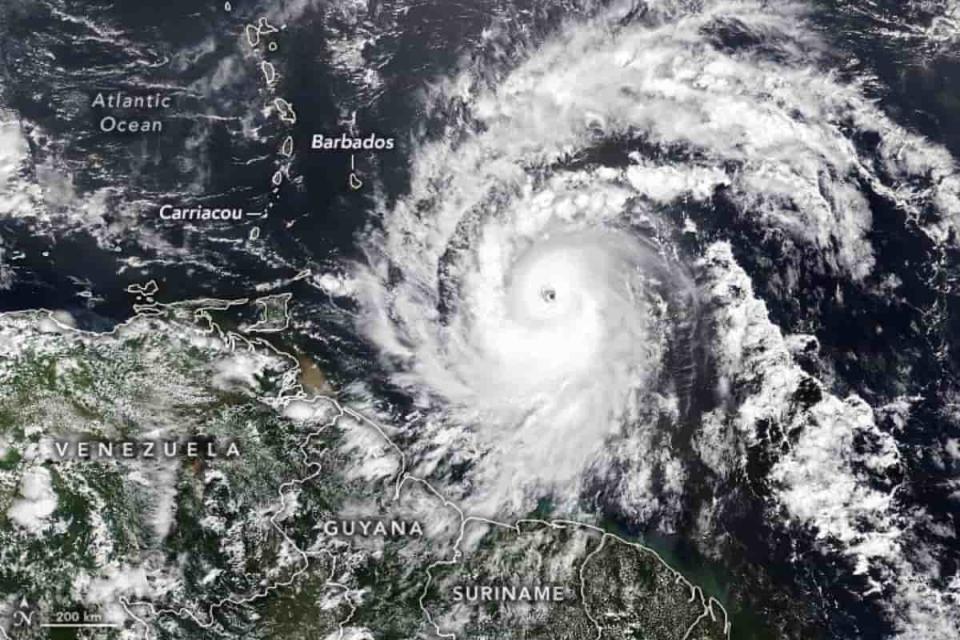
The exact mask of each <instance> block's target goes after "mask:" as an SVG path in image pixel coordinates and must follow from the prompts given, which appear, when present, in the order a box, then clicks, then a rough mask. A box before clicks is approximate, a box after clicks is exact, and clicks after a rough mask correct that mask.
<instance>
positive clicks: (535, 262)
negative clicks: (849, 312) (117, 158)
mask: <svg viewBox="0 0 960 640" xmlns="http://www.w3.org/2000/svg"><path fill="white" fill-rule="evenodd" d="M642 6H643V7H644V10H643V11H637V10H636V6H634V5H631V6H630V7H627V8H622V7H621V8H617V7H614V8H613V9H610V10H609V11H607V10H605V11H603V12H601V13H602V15H599V16H594V17H593V18H589V19H584V20H583V21H581V22H579V23H576V24H570V25H567V26H566V27H564V28H562V29H561V30H560V32H559V33H558V34H556V35H554V36H552V37H551V38H550V39H549V40H548V41H547V42H544V43H541V44H539V45H538V46H536V47H535V48H533V50H532V52H531V53H530V55H529V56H528V57H527V58H526V59H525V60H523V61H521V62H519V63H518V64H516V65H514V66H513V67H512V68H509V69H493V70H491V69H489V68H483V69H480V68H478V67H477V66H474V67H471V68H469V69H468V70H466V71H464V72H462V73H461V74H460V75H459V76H458V77H456V78H454V79H452V80H451V81H450V82H448V83H446V84H445V85H443V86H442V87H439V88H438V89H437V91H436V92H435V93H434V94H433V95H432V96H431V97H430V99H429V101H430V104H429V105H428V110H429V109H444V108H448V109H449V110H450V111H451V112H453V113H456V114H458V116H457V117H456V118H454V120H456V122H455V123H450V124H449V125H448V128H447V130H446V132H445V133H444V134H443V135H442V136H440V137H439V138H438V139H436V140H434V141H432V142H429V143H425V144H423V145H422V146H421V147H420V148H419V149H418V150H417V152H416V155H415V159H414V162H413V165H412V179H411V187H410V191H409V193H408V194H406V195H405V196H404V197H402V198H401V199H400V200H399V201H398V202H397V203H396V204H395V205H391V206H389V207H388V206H386V205H384V207H383V217H382V224H381V226H380V228H379V229H378V230H376V231H373V232H371V233H370V234H369V236H368V237H367V238H366V247H367V252H368V258H369V259H368V261H367V263H366V264H365V265H364V266H363V267H361V268H360V269H359V270H358V273H357V277H356V285H357V295H358V298H359V300H360V302H361V306H362V310H363V312H362V314H361V320H360V323H361V328H362V331H363V333H364V334H365V335H366V336H367V338H368V339H369V340H370V341H371V343H372V344H374V345H375V346H376V347H377V349H378V350H379V352H380V354H381V355H382V358H383V363H384V366H385V367H386V368H387V370H388V371H389V373H390V375H391V379H392V381H393V383H394V384H396V385H397V386H398V387H399V388H401V389H403V390H405V391H406V392H407V393H409V395H410V396H411V397H412V398H413V399H414V400H415V402H416V403H417V405H418V407H419V408H420V410H421V411H420V413H421V415H422V420H420V421H419V422H418V423H417V425H416V427H415V432H414V433H412V436H413V440H414V441H415V445H414V446H415V447H416V448H417V451H418V457H417V460H418V464H419V465H420V466H421V471H423V472H424V473H428V474H433V475H434V476H435V477H438V478H442V477H445V476H452V475H453V474H454V473H457V474H464V475H465V477H466V478H467V479H468V480H469V482H468V483H465V484H464V485H461V486H467V487H469V488H468V491H469V495H467V496H463V497H464V498H466V499H468V500H472V501H473V505H474V507H475V508H476V509H478V510H486V512H489V513H524V512H526V511H528V510H529V509H531V508H532V507H534V506H536V500H537V499H538V498H541V497H543V496H548V495H552V496H554V497H556V496H569V495H577V494H576V492H575V491H574V492H573V493H572V494H571V492H569V491H560V490H561V489H569V488H579V489H582V490H584V492H586V490H587V489H588V488H589V481H590V478H594V477H598V476H603V477H604V478H606V479H607V480H612V481H613V483H614V485H615V486H616V487H617V490H616V494H617V495H616V496H613V499H615V500H620V501H621V503H622V505H623V511H624V512H627V513H629V514H630V515H631V516H633V517H636V518H637V519H639V520H640V521H645V520H647V521H649V520H652V519H656V521H657V522H659V523H660V524H661V526H662V527H664V528H666V529H668V530H669V529H670V527H671V526H672V525H671V524H670V523H671V522H673V519H674V518H676V517H678V514H679V513H680V511H681V510H682V506H681V505H682V503H683V500H684V487H685V484H686V481H687V477H688V474H689V473H690V468H689V465H688V464H687V463H686V462H685V461H684V460H683V459H682V458H681V457H680V456H679V455H678V453H677V452H676V451H675V450H674V447H672V446H671V442H676V439H677V437H679V436H678V434H679V433H680V427H679V426H678V425H679V423H680V422H681V418H684V417H685V416H686V417H689V416H687V414H686V412H687V407H688V406H689V405H690V403H691V402H692V398H691V394H695V393H697V389H698V388H699V389H700V390H701V391H706V392H708V393H710V394H713V397H714V399H715V403H716V406H715V408H714V410H713V411H712V412H711V413H710V417H711V420H710V421H707V420H705V421H704V426H703V427H702V428H701V429H700V432H699V433H698V434H697V435H696V436H695V437H694V440H695V441H696V442H697V445H696V447H697V448H698V451H699V453H700V455H701V456H702V458H703V460H704V464H706V465H707V466H708V467H710V468H711V469H713V470H714V471H715V472H716V473H717V474H718V475H719V476H721V477H730V476H731V475H733V474H735V473H736V472H737V471H738V469H741V468H742V467H743V465H745V461H744V458H743V455H742V450H743V448H744V447H745V446H748V445H755V444H756V443H757V442H758V441H759V438H760V436H758V435H757V433H755V432H753V431H752V429H754V428H755V426H756V424H758V422H759V418H758V416H761V415H763V416H766V415H768V414H769V415H770V416H777V415H785V413H786V412H787V409H786V408H785V407H786V405H787V404H788V403H789V402H790V399H789V398H788V395H789V394H788V393H787V389H792V388H794V387H795V386H797V385H799V384H800V382H799V381H800V379H801V378H802V374H801V373H799V369H798V368H796V367H795V366H794V364H793V363H792V361H791V355H790V353H789V351H788V349H787V348H786V347H785V346H784V345H785V342H784V337H783V336H782V335H781V334H780V332H779V330H778V329H777V328H776V327H775V326H774V325H772V324H771V323H770V322H769V320H768V319H767V318H766V311H765V306H764V305H763V303H762V302H760V301H759V300H757V299H756V297H755V294H754V292H753V290H752V288H751V286H750V282H749V278H748V277H747V276H746V275H745V274H744V272H743V270H742V269H741V267H740V266H739V265H737V264H736V261H735V259H734V257H733V255H732V254H731V253H730V250H729V247H728V245H727V244H726V243H725V242H724V241H723V240H722V237H723V231H722V230H720V232H718V233H715V234H714V235H713V236H712V237H711V236H707V235H705V234H700V233H699V229H701V228H702V227H704V226H710V225H712V224H714V222H715V221H714V220H713V218H712V217H711V216H713V213H712V212H713V211H715V210H716V207H717V205H718V203H719V204H722V205H723V206H725V207H727V210H729V211H733V212H734V213H733V219H734V220H735V221H736V223H737V224H739V225H747V226H749V228H750V229H752V230H754V231H759V233H760V234H761V235H762V234H767V235H770V236H776V237H778V238H781V239H782V246H783V247H784V249H783V255H782V256H781V260H782V261H783V262H784V264H785V268H784V270H783V272H782V273H785V274H786V275H785V276H783V277H784V280H785V281H784V282H783V283H780V286H781V287H782V290H783V291H784V292H786V293H787V294H789V292H790V289H791V287H792V286H795V282H793V280H795V279H797V278H798V277H799V274H798V271H799V270H801V269H802V270H805V271H807V272H814V273H820V274H825V275H829V276H830V277H832V278H836V279H841V280H843V281H846V282H849V283H852V284H853V285H854V286H861V285H862V286H866V285H865V284H862V283H865V282H866V281H867V280H869V279H870V278H871V276H873V275H874V271H875V269H876V268H877V260H876V256H875V249H874V247H873V245H872V243H871V239H870V233H871V230H872V228H873V222H874V221H873V215H874V214H873V212H872V209H871V205H870V199H871V198H881V199H883V200H884V201H885V202H888V203H890V205H891V206H893V207H895V208H896V209H897V210H898V211H900V212H902V213H903V215H904V216H905V217H906V218H907V219H909V220H912V221H914V222H915V223H916V224H917V225H918V228H919V229H921V231H922V233H924V234H925V235H926V236H927V237H928V238H929V240H930V242H931V243H933V244H934V245H943V244H944V243H947V242H949V241H950V238H951V236H952V234H953V233H955V231H956V220H955V214H956V212H957V211H960V198H958V190H960V189H958V186H960V183H958V179H957V174H956V167H955V166H954V163H953V160H952V159H951V157H950V155H949V154H948V153H947V152H946V151H945V150H944V149H942V148H940V147H937V146H935V145H933V144H931V143H929V142H927V141H926V140H924V139H923V138H921V137H920V136H918V135H916V134H914V133H911V132H909V131H908V130H906V129H905V128H903V127H902V126H900V125H898V124H896V123H894V122H893V121H892V120H891V119H890V118H888V117H887V116H886V115H884V113H883V112H882V111H881V110H880V109H879V108H878V107H877V106H876V105H875V103H874V102H873V101H872V100H871V99H869V98H868V97H867V95H866V87H865V86H863V85H862V84H860V83H858V82H856V81H850V80H842V79H841V78H840V77H838V75H836V74H834V73H831V72H825V71H824V70H823V68H824V65H822V64H821V62H822V58H823V57H824V56H825V55H826V54H825V53H824V48H825V47H824V45H823V44H822V43H821V42H820V41H819V40H817V38H816V37H815V36H813V35H811V34H812V30H811V29H810V28H809V26H808V25H807V24H805V22H804V16H803V9H802V7H801V6H799V5H797V4H794V3H789V2H787V3H775V4H770V3H763V2H759V1H755V0H740V1H734V0H715V1H709V0H708V1H705V2H699V3H686V2H679V1H671V0H661V1H659V2H648V3H645V4H643V5H642ZM717 296H721V297H722V296H726V297H727V298H728V299H725V300H721V301H720V302H718V300H719V299H718V298H717ZM711 300H712V302H711ZM708 303H709V304H708ZM711 304H712V305H713V306H718V305H719V307H722V312H721V311H716V310H711V308H710V307H711ZM711 313H713V314H714V317H712V318H711V317H710V314H711ZM708 326H712V327H714V328H715V329H716V330H718V331H720V332H721V335H717V336H714V337H715V340H713V341H712V342H710V343H709V344H706V343H704V342H703V341H702V333H703V331H702V328H703V327H708ZM698 354H707V355H705V356H703V357H701V356H700V355H698ZM704 360H706V361H708V362H709V363H712V364H710V365H709V366H707V367H706V369H709V370H712V371H713V372H714V375H713V376H712V377H711V376H704V375H703V371H704V370H706V369H704V366H703V361H704ZM750 367H756V368H758V369H759V368H761V367H767V368H768V371H767V373H766V374H765V375H760V374H756V375H753V374H750V375H748V374H749V371H748V368H750ZM734 380H746V381H748V382H749V384H750V385H752V386H751V387H750V388H751V391H750V394H752V395H750V394H746V395H745V394H743V393H740V394H738V393H737V392H736V391H733V390H731V389H730V387H729V385H730V383H731V381H734ZM818 384H819V383H818ZM790 385H793V387H791V386H790ZM738 402H742V403H743V405H742V406H737V403H738ZM778 403H782V404H778ZM816 411H818V412H820V413H819V414H818V418H817V420H818V421H819V422H818V424H820V425H821V428H822V429H821V430H820V431H814V432H810V433H809V434H808V436H806V437H805V438H804V439H802V440H801V443H806V444H808V445H809V446H810V447H812V449H811V450H807V451H802V452H801V451H799V450H798V451H797V452H794V453H792V454H788V455H786V456H784V457H783V458H782V459H780V460H779V463H778V465H777V466H776V467H775V468H774V470H773V473H774V476H775V480H776V481H777V482H779V483H780V485H781V486H782V487H783V490H782V491H781V492H779V493H777V494H776V496H777V499H778V500H780V504H779V507H778V508H783V509H785V510H786V512H787V513H788V514H789V515H790V516H791V517H793V518H795V519H797V520H800V521H802V522H804V523H806V524H808V525H810V526H813V527H815V528H818V530H820V531H822V532H824V533H823V535H824V536H826V537H832V538H833V539H836V540H837V544H838V545H839V548H841V549H842V550H843V551H842V552H843V553H847V554H849V555H850V556H852V557H855V558H856V560H857V562H860V563H862V564H861V568H863V567H866V566H874V564H871V563H877V562H880V563H884V562H886V563H888V564H886V565H884V566H887V567H888V568H889V570H890V571H896V572H899V574H900V575H902V576H903V575H907V576H912V575H913V574H912V573H911V571H912V569H910V568H909V567H905V566H896V567H893V565H894V564H896V562H898V561H896V560H894V557H895V556H896V555H897V553H898V548H897V547H896V545H894V544H892V543H891V539H892V538H891V536H892V535H893V532H894V531H896V530H897V527H896V524H895V520H896V514H895V513H894V512H893V509H894V507H893V506H892V502H891V501H890V500H889V499H887V498H884V497H882V496H879V497H878V496H874V495H873V494H872V493H871V490H868V489H865V488H863V486H861V485H860V484H859V483H867V482H868V481H867V480H865V477H866V476H865V475H864V473H866V472H864V473H861V471H860V470H858V469H859V467H857V466H856V465H861V466H864V467H869V468H870V469H874V470H876V469H879V468H881V467H883V466H884V465H885V464H887V465H889V464H894V463H893V462H890V461H893V460H896V451H895V447H896V445H895V444H894V443H892V442H886V443H885V444H884V448H882V449H883V452H884V453H883V456H885V457H884V458H883V460H885V461H886V462H884V461H881V460H879V459H878V460H872V461H866V462H864V461H863V460H857V461H851V460H849V459H848V458H847V457H845V456H846V455H847V454H845V453H844V449H843V447H841V446H840V445H839V443H840V442H847V441H848V440H849V439H850V438H852V436H851V435H850V432H849V431H848V432H844V431H843V429H846V427H843V428H842V429H841V428H840V427H836V428H833V427H835V426H836V425H848V424H851V423H852V424H856V426H855V427H850V429H851V430H857V429H859V430H862V431H863V432H864V433H873V432H874V430H875V428H874V425H873V416H872V412H871V410H870V408H869V407H866V408H865V403H863V401H862V400H859V399H857V400H856V401H852V400H851V401H847V402H843V401H841V400H839V399H837V398H833V397H832V396H828V399H827V400H824V401H822V402H821V403H820V404H818V405H817V407H816ZM852 413H855V414H856V417H855V418H850V417H849V416H850V415H851V414H852ZM718 416H719V417H718ZM723 424H735V425H737V429H738V430H737V432H736V433H735V434H734V435H732V436H730V435H723V434H721V433H720V431H721V430H722V429H723V428H725V427H722V426H717V425H723ZM877 437H878V438H879V437H880V436H877ZM711 438H714V439H715V441H714V440H711ZM730 438H734V439H735V440H736V441H735V442H733V444H730ZM727 452H729V455H726V453H727ZM778 455H779V453H778ZM791 456H794V457H791ZM800 456H803V462H804V464H805V465H807V469H808V472H805V473H803V474H799V473H796V472H795V471H796V469H795V467H794V466H792V465H793V464H794V463H795V462H796V461H797V460H800ZM811 465H813V466H816V465H823V470H824V471H826V470H829V471H830V473H831V474H834V475H836V474H840V475H842V476H843V477H842V481H838V483H837V484H835V485H834V488H835V489H836V487H838V486H847V487H849V491H848V492H847V493H846V494H844V493H842V492H838V491H836V490H834V491H833V493H832V494H828V493H824V494H820V493H816V491H813V490H814V489H816V487H813V486H812V485H811V486H808V485H807V484H805V483H809V482H813V480H814V479H815V477H816V476H817V473H818V470H817V469H814V470H812V471H809V467H810V466H811ZM608 486H609V484H608ZM808 489H809V490H808ZM811 492H812V493H811ZM871 496H873V498H875V499H872V500H871V501H869V502H865V500H866V498H868V497H871ZM811 500H815V501H816V500H819V502H811ZM865 504H868V505H869V507H864V505H865ZM811 505H813V506H811ZM567 506H568V507H569V508H575V505H567ZM865 509H866V510H869V513H866V512H865ZM863 521H870V522H871V525H870V527H872V529H870V528H868V530H866V531H864V530H862V527H861V528H858V527H859V524H858V525H857V527H855V526H854V522H856V523H862V522H863ZM890 567H893V568H890ZM863 571H866V569H863ZM904 580H905V584H906V583H907V582H909V584H910V585H911V587H910V588H909V589H906V588H904V589H903V590H901V593H902V594H907V595H901V596H899V597H901V598H903V599H906V600H910V601H911V602H916V601H919V600H921V599H922V600H924V601H929V598H928V595H929V594H928V593H927V592H923V589H921V588H919V587H917V586H916V585H917V582H916V581H915V580H914V578H913V577H911V578H909V579H907V578H905V579H904ZM908 592H909V593H908ZM920 592H923V593H926V594H927V595H923V596H916V597H915V598H914V597H913V596H912V595H910V594H913V595H916V594H917V593H920ZM918 606H919V605H918ZM917 611H919V609H918V610H917ZM925 615H926V614H922V613H916V616H915V619H914V620H913V621H912V622H911V623H910V624H916V625H922V624H924V623H923V622H918V620H923V619H928V618H926V617H925ZM929 619H932V618H929ZM907 627H909V624H908V625H907ZM907 627H905V628H907ZM931 629H933V627H929V628H927V633H932V634H933V635H930V636H929V637H939V636H937V635H936V634H937V633H938V631H937V630H936V629H933V630H932V631H931Z"/></svg>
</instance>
